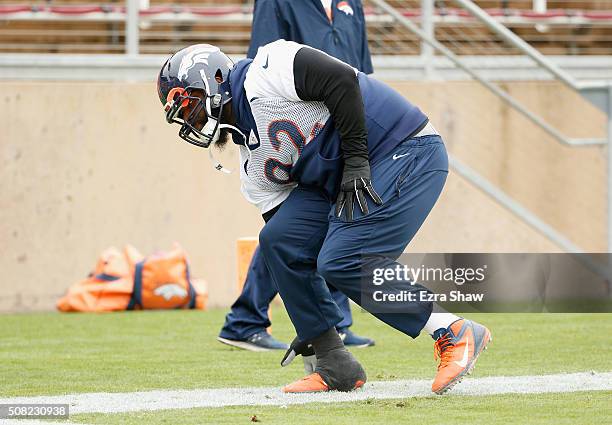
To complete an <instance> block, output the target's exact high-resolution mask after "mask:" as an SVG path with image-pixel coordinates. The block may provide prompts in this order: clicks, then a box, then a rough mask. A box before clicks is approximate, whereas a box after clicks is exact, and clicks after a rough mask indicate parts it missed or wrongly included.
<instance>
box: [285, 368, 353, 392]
mask: <svg viewBox="0 0 612 425" xmlns="http://www.w3.org/2000/svg"><path fill="white" fill-rule="evenodd" d="M363 384H365V381H362V380H357V381H356V382H355V386H354V387H353V390H356V389H357V388H361V387H363ZM324 391H330V388H329V386H328V385H327V384H326V383H325V381H324V380H323V378H322V377H321V375H319V374H318V373H316V372H315V373H312V374H310V375H308V376H306V377H305V378H302V379H300V380H299V381H295V382H294V383H292V384H289V385H287V386H286V387H284V388H283V392H285V393H320V392H324Z"/></svg>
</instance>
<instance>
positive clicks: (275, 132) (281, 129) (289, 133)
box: [264, 120, 323, 184]
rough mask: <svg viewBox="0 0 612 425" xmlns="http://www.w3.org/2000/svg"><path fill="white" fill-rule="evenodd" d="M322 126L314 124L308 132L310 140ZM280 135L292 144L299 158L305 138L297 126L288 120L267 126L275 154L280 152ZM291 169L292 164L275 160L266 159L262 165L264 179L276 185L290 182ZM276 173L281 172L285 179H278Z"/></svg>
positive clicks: (274, 122)
mask: <svg viewBox="0 0 612 425" xmlns="http://www.w3.org/2000/svg"><path fill="white" fill-rule="evenodd" d="M322 128H323V125H322V124H321V123H318V122H317V123H315V125H314V126H313V128H312V131H311V132H310V135H311V137H310V140H312V139H314V137H315V136H316V135H317V134H319V132H320V131H321V129H322ZM281 134H284V135H285V136H286V139H289V141H290V142H291V143H292V144H293V147H294V148H295V150H296V151H297V156H298V157H299V156H300V155H301V154H302V150H303V149H304V146H305V145H306V137H305V136H304V134H303V133H302V131H301V130H300V128H299V127H298V126H297V124H296V123H294V122H293V121H290V120H278V121H272V122H271V123H270V125H269V126H268V138H269V139H270V144H271V145H272V147H273V148H274V150H276V151H277V152H279V151H280V149H281V145H282V140H281V139H280V138H279V136H280V135H281ZM291 167H293V163H292V162H290V163H285V162H282V161H280V160H278V159H276V158H268V159H267V160H266V162H265V164H264V172H265V174H266V177H267V178H268V180H270V181H271V182H274V183H277V184H286V183H289V182H290V181H291V176H290V173H291ZM278 171H281V174H286V176H287V177H286V178H280V177H278V175H277V174H276V173H277V172H278Z"/></svg>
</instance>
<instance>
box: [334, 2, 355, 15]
mask: <svg viewBox="0 0 612 425" xmlns="http://www.w3.org/2000/svg"><path fill="white" fill-rule="evenodd" d="M338 9H339V10H341V11H343V12H344V13H346V14H347V15H354V14H355V12H354V11H353V8H352V7H351V5H350V4H349V3H348V2H347V1H341V2H340V3H338Z"/></svg>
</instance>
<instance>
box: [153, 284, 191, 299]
mask: <svg viewBox="0 0 612 425" xmlns="http://www.w3.org/2000/svg"><path fill="white" fill-rule="evenodd" d="M153 293H154V294H155V295H157V296H158V297H163V298H164V299H165V300H166V301H170V300H171V299H172V298H174V297H178V298H186V297H187V291H186V290H185V288H183V287H182V286H180V285H179V284H177V283H166V284H165V285H161V286H159V287H157V288H155V290H154V291H153Z"/></svg>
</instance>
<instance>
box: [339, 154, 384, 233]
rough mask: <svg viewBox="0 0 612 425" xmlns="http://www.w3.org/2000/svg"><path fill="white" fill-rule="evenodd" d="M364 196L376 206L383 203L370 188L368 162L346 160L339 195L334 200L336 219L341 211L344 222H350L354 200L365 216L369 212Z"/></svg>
mask: <svg viewBox="0 0 612 425" xmlns="http://www.w3.org/2000/svg"><path fill="white" fill-rule="evenodd" d="M352 162H358V164H352ZM365 194H367V195H369V196H370V198H372V200H373V201H374V203H375V204H376V205H382V203H383V201H382V199H381V198H380V196H378V193H376V191H375V190H374V188H373V187H372V182H371V181H370V164H369V162H368V161H367V160H358V161H351V160H346V161H345V164H344V172H343V173H342V183H341V185H340V193H339V194H338V199H337V200H336V217H340V216H341V215H342V211H343V210H346V214H345V216H346V220H347V221H352V220H353V207H354V205H353V204H354V203H355V198H357V203H358V204H359V209H360V210H361V212H362V214H364V215H365V214H367V213H368V212H369V210H368V203H367V202H366V198H365Z"/></svg>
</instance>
